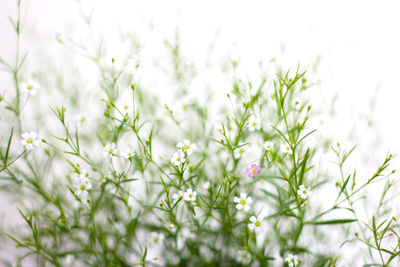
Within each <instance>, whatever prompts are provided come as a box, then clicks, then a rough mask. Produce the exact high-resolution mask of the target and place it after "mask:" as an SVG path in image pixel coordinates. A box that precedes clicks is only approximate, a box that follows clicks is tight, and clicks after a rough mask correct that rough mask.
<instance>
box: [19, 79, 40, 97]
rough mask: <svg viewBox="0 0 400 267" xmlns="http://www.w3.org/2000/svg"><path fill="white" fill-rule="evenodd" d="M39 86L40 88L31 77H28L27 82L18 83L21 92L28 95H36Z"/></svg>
mask: <svg viewBox="0 0 400 267" xmlns="http://www.w3.org/2000/svg"><path fill="white" fill-rule="evenodd" d="M39 88H40V85H39V84H38V83H37V82H36V81H34V80H32V79H29V80H28V81H27V82H22V83H21V84H20V89H21V91H22V93H24V94H28V95H30V96H34V95H36V94H37V89H39Z"/></svg>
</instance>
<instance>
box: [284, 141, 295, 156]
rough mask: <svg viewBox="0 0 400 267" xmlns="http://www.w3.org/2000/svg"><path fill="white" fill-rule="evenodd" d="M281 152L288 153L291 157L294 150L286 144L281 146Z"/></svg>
mask: <svg viewBox="0 0 400 267" xmlns="http://www.w3.org/2000/svg"><path fill="white" fill-rule="evenodd" d="M281 150H282V151H283V153H286V154H289V155H291V154H292V153H293V151H292V148H291V147H290V146H289V145H288V144H286V143H283V144H281Z"/></svg>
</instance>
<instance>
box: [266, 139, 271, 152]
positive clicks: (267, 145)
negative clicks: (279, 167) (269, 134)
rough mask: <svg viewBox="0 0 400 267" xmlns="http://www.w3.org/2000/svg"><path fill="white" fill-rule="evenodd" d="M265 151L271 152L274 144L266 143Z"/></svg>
mask: <svg viewBox="0 0 400 267" xmlns="http://www.w3.org/2000/svg"><path fill="white" fill-rule="evenodd" d="M264 149H265V150H267V151H269V150H271V149H272V142H270V141H265V142H264Z"/></svg>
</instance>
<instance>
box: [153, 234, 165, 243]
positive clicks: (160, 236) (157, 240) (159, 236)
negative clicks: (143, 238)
mask: <svg viewBox="0 0 400 267" xmlns="http://www.w3.org/2000/svg"><path fill="white" fill-rule="evenodd" d="M150 235H151V239H150V241H151V244H153V245H160V244H162V243H163V241H164V234H163V233H157V232H152V233H151V234H150Z"/></svg>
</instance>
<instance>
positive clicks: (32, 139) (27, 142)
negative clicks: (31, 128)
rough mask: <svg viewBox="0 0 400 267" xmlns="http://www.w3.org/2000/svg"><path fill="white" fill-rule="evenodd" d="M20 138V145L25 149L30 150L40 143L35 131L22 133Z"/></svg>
mask: <svg viewBox="0 0 400 267" xmlns="http://www.w3.org/2000/svg"><path fill="white" fill-rule="evenodd" d="M22 138H23V139H22V140H21V145H23V146H24V148H25V149H26V150H32V149H33V147H34V146H36V147H38V146H39V145H40V141H39V140H38V139H37V134H36V133H35V132H30V133H23V134H22Z"/></svg>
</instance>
